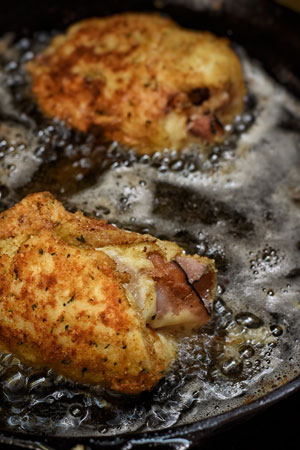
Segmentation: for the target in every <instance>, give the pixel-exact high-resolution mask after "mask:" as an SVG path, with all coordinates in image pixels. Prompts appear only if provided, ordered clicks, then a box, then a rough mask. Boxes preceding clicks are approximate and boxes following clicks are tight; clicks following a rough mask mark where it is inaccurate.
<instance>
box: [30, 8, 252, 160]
mask: <svg viewBox="0 0 300 450" xmlns="http://www.w3.org/2000/svg"><path fill="white" fill-rule="evenodd" d="M27 67H28V70H29V72H30V73H31V75H32V90H33V93H34V94H35V97H36V99H37V102H38V104H39V105H40V107H41V109H42V110H43V111H44V113H45V114H46V115H48V116H50V117H57V118H59V119H61V120H65V121H66V123H67V124H68V125H69V126H71V127H75V128H77V129H79V130H81V131H83V132H86V131H88V130H90V129H94V130H97V129H100V130H101V132H102V133H103V135H104V136H105V137H106V138H108V139H111V140H117V141H119V142H121V143H123V144H125V145H128V146H132V147H134V148H137V149H139V151H140V152H144V153H153V152H154V151H155V150H157V149H162V148H165V147H168V148H177V149H180V148H182V147H183V146H185V145H186V144H189V143H191V142H195V141H196V142H198V141H201V140H204V141H211V142H212V141H214V140H218V139H219V138H220V136H221V135H222V131H223V125H224V124H226V123H228V122H231V121H232V119H233V117H234V116H235V115H236V114H239V113H240V112H241V111H242V108H243V96H244V94H245V85H244V81H243V74H242V69H241V64H240V61H239V59H238V57H237V56H236V54H235V53H234V51H233V50H232V49H231V48H230V45H229V41H228V40H227V39H224V38H222V39H221V38H217V37H215V36H214V35H212V34H211V33H208V32H196V31H189V30H186V29H183V28H181V27H179V26H178V25H177V24H175V23H174V22H173V21H172V20H170V19H167V18H163V17H161V16H158V15H155V14H136V13H127V14H120V15H115V16H111V17H104V18H92V19H88V20H83V21H82V22H78V23H76V24H74V25H73V26H71V27H70V28H69V29H68V30H67V33H66V34H65V35H58V36H57V37H55V38H54V39H53V40H52V42H51V44H50V45H49V46H48V48H46V50H45V51H44V52H43V53H42V54H40V55H38V56H37V57H36V58H35V59H34V60H33V61H31V62H29V63H28V66H27Z"/></svg>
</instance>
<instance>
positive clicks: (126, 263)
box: [0, 192, 216, 393]
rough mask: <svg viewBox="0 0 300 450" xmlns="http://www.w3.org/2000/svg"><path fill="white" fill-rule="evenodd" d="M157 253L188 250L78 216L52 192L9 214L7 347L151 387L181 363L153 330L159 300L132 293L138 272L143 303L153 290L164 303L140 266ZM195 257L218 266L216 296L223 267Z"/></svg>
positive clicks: (37, 359) (105, 381)
mask: <svg viewBox="0 0 300 450" xmlns="http://www.w3.org/2000/svg"><path fill="white" fill-rule="evenodd" d="M153 251H155V252H159V253H160V254H161V255H162V257H163V258H166V259H167V260H170V259H171V258H174V257H176V255H181V254H182V249H181V248H180V247H178V246H177V245H176V244H173V243H170V242H167V241H159V240H156V239H155V238H154V237H152V236H150V235H140V234H138V233H133V232H129V231H124V230H120V229H118V228H116V227H114V226H112V225H109V224H107V223H106V222H104V221H101V220H95V219H92V218H87V217H84V216H83V214H81V213H79V212H77V213H76V214H72V213H70V212H68V211H66V210H65V209H64V207H63V206H62V204H61V203H59V202H58V201H56V200H55V199H54V197H53V196H52V195H51V194H50V193H47V192H44V193H37V194H32V195H29V196H27V197H26V198H25V199H23V200H22V201H21V202H20V203H18V204H17V205H15V206H14V207H13V208H11V209H9V210H7V211H4V212H3V213H1V214H0V348H1V349H2V350H4V351H8V352H12V353H14V354H16V355H17V356H18V357H19V358H20V359H21V360H23V361H24V362H25V363H26V364H28V365H32V366H35V367H50V368H52V369H54V370H55V371H56V372H57V373H59V374H62V375H65V376H67V377H69V378H71V379H73V380H75V381H80V382H83V383H89V384H100V385H102V386H108V387H110V388H111V389H114V390H117V391H120V392H124V393H138V392H142V391H144V390H150V389H151V388H152V387H153V386H154V385H155V384H156V383H157V382H158V381H159V380H160V378H162V376H163V374H164V373H165V371H166V370H168V368H169V366H170V364H171V362H172V361H173V359H174V357H175V347H174V340H173V338H172V337H171V336H169V335H168V334H166V335H163V334H161V333H160V332H156V331H154V330H153V329H151V328H150V327H148V326H147V325H146V319H145V317H144V316H143V314H144V312H146V313H147V310H146V309H147V308H148V311H150V310H149V308H150V307H151V304H150V305H148V306H147V305H144V306H143V305H142V304H138V301H137V300H134V299H133V295H132V293H130V283H129V280H130V279H131V277H134V270H136V271H137V272H136V273H137V274H138V278H137V279H136V280H135V279H134V278H132V280H133V284H136V283H140V284H139V285H136V288H138V289H142V295H141V297H142V299H141V300H143V301H144V302H146V301H147V300H146V297H147V292H148V293H149V292H150V291H151V292H150V294H151V295H150V297H151V298H152V299H153V295H154V298H155V283H154V281H153V279H152V277H151V276H150V275H149V277H148V278H147V279H146V278H145V279H144V278H143V276H144V275H143V272H145V269H141V270H140V268H142V267H144V266H145V264H150V265H151V263H150V261H149V260H148V258H147V254H148V253H149V252H153ZM114 258H115V259H114ZM122 258H123V259H122ZM193 260H194V261H197V260H199V263H200V266H201V265H202V264H204V265H205V267H207V270H211V272H212V275H213V277H215V281H214V283H213V287H212V288H211V289H212V291H214V290H215V283H216V271H215V267H214V263H213V261H211V260H207V258H200V257H194V259H193ZM122 261H123V263H122ZM135 265H136V267H135V268H134V266H135ZM126 268H128V270H127V269H126ZM130 268H131V269H132V271H130ZM151 268H154V267H153V266H152V265H151ZM151 268H150V269H151ZM139 270H140V271H139ZM150 272H151V270H150ZM149 282H150V285H149ZM147 283H148V284H147ZM151 283H152V284H151ZM146 285H147V286H148V289H150V291H149V290H148V291H147V290H145V286H146ZM133 288H135V286H133ZM212 295H214V292H213V294H212ZM143 297H145V298H143ZM150 297H149V298H150ZM154 306H155V304H154ZM143 308H144V309H143ZM206 316H207V314H206ZM206 316H205V320H208V316H207V317H206ZM153 323H154V322H153ZM196 323H197V322H196ZM201 323H202V322H201ZM201 323H200V322H199V326H200V324H201Z"/></svg>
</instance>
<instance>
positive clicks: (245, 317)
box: [235, 312, 263, 329]
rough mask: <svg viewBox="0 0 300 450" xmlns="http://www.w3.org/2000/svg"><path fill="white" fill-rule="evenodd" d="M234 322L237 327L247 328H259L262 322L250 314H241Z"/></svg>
mask: <svg viewBox="0 0 300 450" xmlns="http://www.w3.org/2000/svg"><path fill="white" fill-rule="evenodd" d="M235 320H236V322H237V323H238V324H239V325H242V326H244V327H247V328H253V329H255V328H259V327H261V326H262V325H263V321H262V320H261V319H260V318H259V317H257V316H256V315H255V314H252V313H250V312H242V313H239V314H237V315H236V316H235Z"/></svg>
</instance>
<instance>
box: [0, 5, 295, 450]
mask: <svg viewBox="0 0 300 450" xmlns="http://www.w3.org/2000/svg"><path fill="white" fill-rule="evenodd" d="M2 3H3V4H2V5H1V15H0V34H3V33H4V32H6V31H15V32H16V33H17V34H20V35H21V34H22V32H23V31H26V30H30V31H34V30H43V29H45V30H46V29H50V28H53V27H55V28H57V29H64V28H65V27H66V26H68V25H69V24H70V23H72V22H74V21H76V20H78V19H82V18H84V17H90V16H93V15H95V16H97V15H99V16H101V15H107V14H111V13H114V12H121V11H127V10H146V11H149V10H153V9H155V8H159V10H160V11H162V12H166V13H167V14H169V15H170V16H171V17H173V18H174V19H175V20H176V21H177V22H179V23H180V24H182V25H184V26H187V27H191V28H192V27H194V26H195V25H197V28H199V27H200V28H203V29H209V30H212V31H213V32H215V33H216V34H220V35H226V34H230V37H231V38H232V39H233V40H234V41H236V42H237V43H239V44H241V45H242V46H243V47H244V48H245V49H246V50H247V52H248V54H249V55H250V56H251V57H254V58H257V59H258V60H260V62H261V63H262V64H263V66H264V68H265V69H266V70H267V71H268V72H269V73H270V74H271V75H272V76H273V77H274V78H275V79H277V81H279V82H280V83H281V84H282V85H284V86H285V87H287V89H288V90H290V91H291V92H292V93H293V95H295V96H297V97H300V81H299V72H300V70H299V62H300V61H299V57H297V55H299V54H300V40H299V29H298V28H299V27H298V25H299V23H298V22H299V17H298V16H297V14H296V13H293V12H292V11H290V10H287V9H285V8H282V7H280V6H278V5H277V4H275V3H273V2H268V1H261V0H243V1H241V0H240V1H239V2H236V1H234V0H227V1H225V0H224V1H205V0H203V1H201V0H199V1H197V0H194V1H192V0H191V1H187V2H184V1H176V0H174V1H166V2H156V4H155V3H154V4H153V3H152V2H151V1H147V0H145V1H138V0H135V1H134V0H123V1H117V0H111V1H110V3H109V4H108V3H105V4H104V2H103V3H101V2H99V1H98V2H95V1H85V2H81V1H78V0H73V1H66V2H64V3H63V4H59V3H55V2H48V1H47V2H38V1H35V0H30V1H27V2H26V1H14V2H13V3H12V2H8V1H5V2H2ZM298 389H300V377H299V376H298V377H297V378H295V379H294V380H293V381H291V382H289V383H287V384H285V385H283V386H282V387H280V388H279V389H277V390H275V391H273V392H271V393H269V394H268V395H265V396H264V397H262V398H260V399H258V400H255V401H253V402H251V403H248V404H245V405H243V406H241V407H239V408H236V409H233V410H231V411H230V412H227V413H223V414H220V415H217V416H214V417H211V418H208V419H204V420H201V421H199V422H196V423H193V424H189V425H186V426H179V427H176V428H173V429H172V428H171V429H167V430H163V431H160V432H155V431H152V432H147V433H143V434H141V433H140V434H134V435H132V434H128V435H126V434H125V435H122V436H116V437H107V438H103V439H99V438H97V439H92V438H89V437H85V438H81V439H78V438H76V439H75V438H74V439H73V438H67V439H65V440H63V439H62V438H61V437H59V438H55V437H53V438H49V437H47V438H46V437H43V436H36V435H35V436H28V435H26V436H25V435H22V434H18V433H10V434H9V433H6V432H5V433H3V434H1V435H0V444H3V445H11V446H14V447H20V448H32V449H42V448H43V449H47V448H55V449H62V448H71V447H72V446H73V445H75V444H78V443H82V444H84V445H87V446H88V448H91V449H96V448H110V447H111V448H121V449H124V450H125V449H130V448H150V447H151V448H153V447H158V448H161V449H164V448H166V449H167V448H177V449H187V448H191V447H192V446H195V445H198V444H199V442H201V441H202V440H203V439H204V438H206V437H208V436H210V435H211V434H212V433H214V432H216V431H218V432H219V431H220V430H222V429H223V428H224V427H226V426H228V425H232V424H233V423H235V422H237V421H241V420H243V419H245V418H249V417H250V416H251V415H253V414H255V413H257V412H259V411H261V410H263V409H264V408H267V407H270V406H271V405H273V404H274V403H275V402H277V401H278V400H280V399H283V398H285V397H287V396H289V395H290V394H292V393H294V392H295V391H297V390H298Z"/></svg>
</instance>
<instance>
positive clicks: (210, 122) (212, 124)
mask: <svg viewBox="0 0 300 450" xmlns="http://www.w3.org/2000/svg"><path fill="white" fill-rule="evenodd" d="M187 128H188V130H189V132H190V133H191V134H193V135H194V136H197V137H201V138H203V139H206V140H207V141H209V142H213V140H214V138H215V137H216V135H220V134H222V133H223V128H222V126H221V125H220V124H219V122H218V121H216V120H215V119H214V118H213V117H212V116H211V115H201V114H195V115H193V116H191V118H190V122H189V123H188V126H187Z"/></svg>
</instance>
